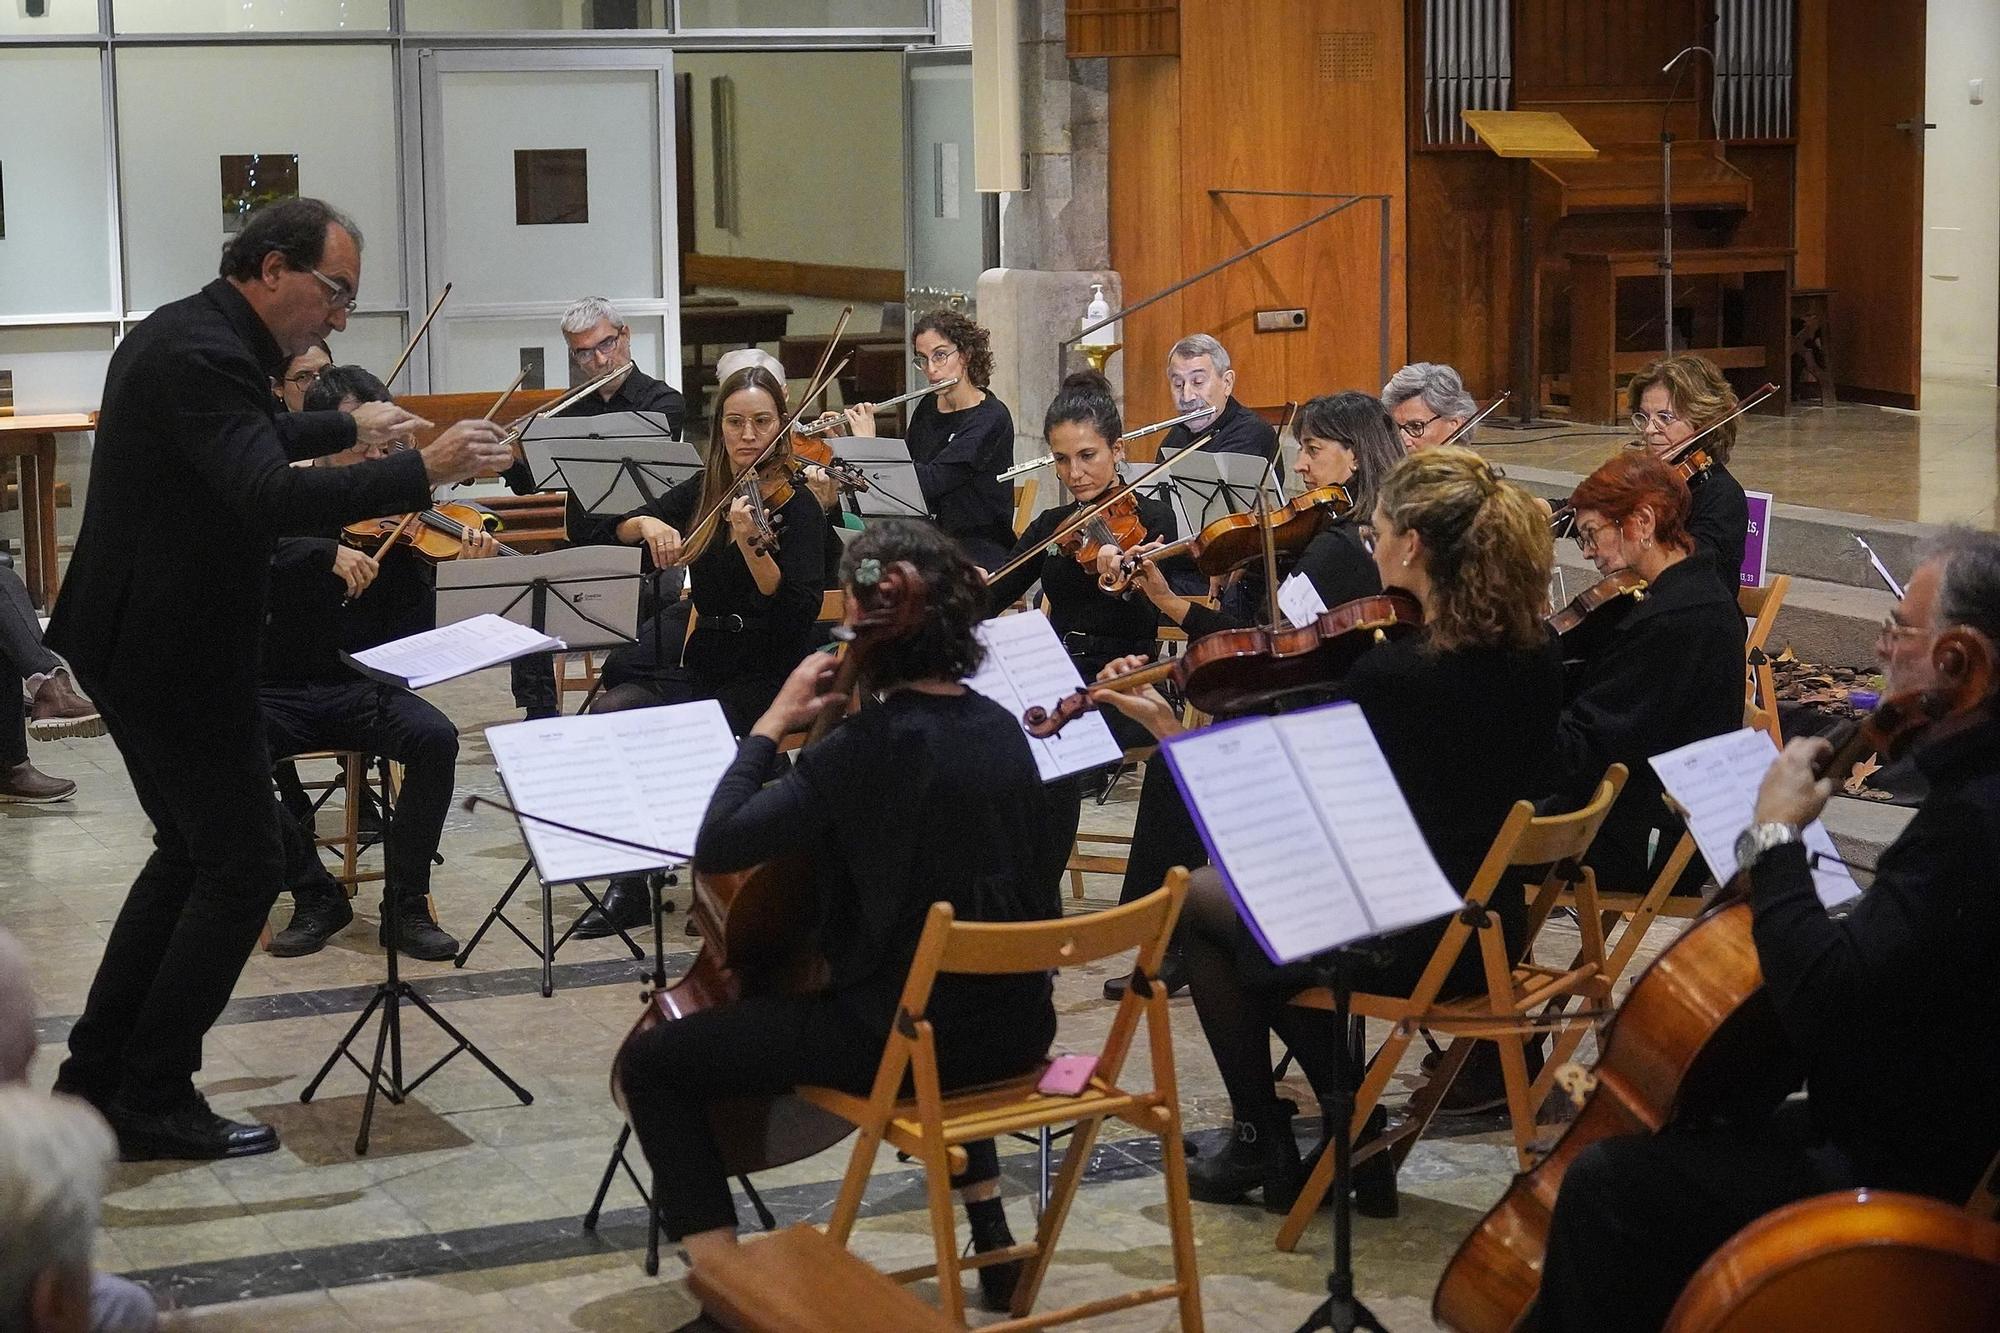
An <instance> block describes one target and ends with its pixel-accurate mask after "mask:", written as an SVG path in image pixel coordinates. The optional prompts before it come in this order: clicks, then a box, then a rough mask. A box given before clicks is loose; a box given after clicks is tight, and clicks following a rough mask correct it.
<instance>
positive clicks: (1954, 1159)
mask: <svg viewBox="0 0 2000 1333" xmlns="http://www.w3.org/2000/svg"><path fill="white" fill-rule="evenodd" d="M1916 763H1917V766H1918V767H1919V768H1921V769H1922V770H1923V771H1924V773H1925V775H1926V776H1927V777H1928V778H1929V779H1930V784H1931V789H1930V795H1929V796H1928V797H1927V798H1926V799H1925V801H1924V803H1923V805H1922V807H1921V808H1919V809H1918V811H1917V813H1916V816H1915V817H1914V818H1913V819H1911V820H1910V823H1909V825H1908V826H1907V827H1906V828H1904V830H1903V832H1902V835H1901V836H1900V837H1898V838H1897V839H1896V841H1895V842H1894V843H1893V844H1891V845H1890V847H1889V848H1888V850H1886V851H1885V852H1883V853H1882V855H1881V857H1880V859H1879V860H1878V862H1877V864H1876V873H1875V882H1874V884H1873V885H1872V886H1871V887H1870V888H1869V889H1868V891H1867V892H1865V893H1863V894H1862V895H1861V897H1860V898H1859V899H1857V900H1856V903H1855V905H1854V909H1853V911H1851V912H1849V913H1848V914H1847V916H1846V917H1845V919H1843V920H1837V921H1836V920H1833V919H1831V918H1829V917H1828V916H1827V914H1826V912H1825V911H1824V910H1822V909H1821V907H1820V904H1819V899H1818V898H1817V897H1816V896H1815V895H1814V893H1813V886H1812V876H1811V872H1810V871H1809V869H1808V868H1807V863H1806V855H1805V851H1804V849H1802V848H1800V847H1798V846H1791V847H1783V848H1780V849H1778V850H1777V851H1774V852H1772V853H1771V854H1770V855H1768V856H1766V857H1765V858H1764V859H1763V860H1761V861H1759V862H1758V863H1757V867H1756V869H1755V870H1754V871H1753V872H1752V874H1751V876H1750V878H1751V906H1752V910H1753V913H1754V918H1755V925H1754V927H1753V933H1754V935H1755V937H1756V941H1757V955H1758V958H1759V960H1760V961H1761V963H1762V965H1763V970H1764V988H1765V991H1766V992H1767V993H1768V994H1769V995H1770V996H1771V998H1772V999H1773V1000H1774V1001H1775V1004H1776V1009H1777V1013H1778V1018H1779V1021H1780V1022H1781V1023H1782V1024H1783V1026H1784V1030H1785V1033H1786V1036H1787V1038H1788V1040H1789V1042H1790V1044H1791V1047H1792V1049H1793V1052H1794V1053H1795V1054H1796V1055H1797V1056H1798V1057H1800V1058H1801V1059H1802V1060H1803V1061H1804V1062H1805V1067H1806V1087H1807V1091H1808V1093H1809V1094H1810V1097H1809V1106H1810V1110H1811V1113H1812V1118H1813V1121H1814V1123H1815V1124H1816V1125H1817V1126H1818V1127H1819V1128H1820V1129H1821V1131H1822V1132H1824V1133H1825V1134H1826V1135H1827V1137H1828V1138H1829V1139H1830V1140H1831V1141H1832V1143H1833V1144H1834V1145H1835V1146H1837V1147H1838V1148H1840V1149H1841V1150H1842V1151H1843V1152H1844V1153H1845V1154H1846V1155H1847V1157H1848V1159H1849V1160H1850V1162H1851V1163H1852V1164H1853V1166H1854V1168H1855V1172H1856V1175H1857V1177H1858V1178H1859V1180H1860V1181H1861V1183H1863V1184H1867V1185H1870V1186H1874V1187H1877V1188H1883V1189H1900V1190H1914V1191H1916V1192H1919V1193H1923V1194H1929V1195H1934V1196H1936V1197H1937V1198H1941V1199H1943V1200H1945V1201H1946V1202H1948V1203H1951V1204H1953V1205H1963V1204H1964V1202H1965V1200H1966V1198H1967V1196H1968V1195H1970V1194H1971V1192H1972V1187H1973V1184H1974V1183H1975V1181H1977V1179H1978V1178H1979V1175H1980V1173H1981V1172H1982V1171H1984V1170H1985V1168H1986V1166H1987V1164H1988V1163H1989V1162H1990V1161H1992V1159H1993V1157H1994V1154H1995V1152H1996V1151H2000V869H1996V868H2000V721H1996V720H1995V718H1994V714H1993V701H1992V700H1988V701H1987V704H1986V714H1985V717H1984V718H1983V720H1981V721H1979V722H1977V723H1975V724H1973V725H1972V726H1971V727H1970V728H1969V729H1967V730H1964V731H1961V732H1959V733H1957V734H1955V735H1951V736H1948V737H1943V738H1940V739H1938V740H1936V741H1934V742H1932V743H1930V744H1928V745H1925V746H1924V747H1923V748H1922V749H1920V750H1919V751H1918V752H1917V756H1916Z"/></svg>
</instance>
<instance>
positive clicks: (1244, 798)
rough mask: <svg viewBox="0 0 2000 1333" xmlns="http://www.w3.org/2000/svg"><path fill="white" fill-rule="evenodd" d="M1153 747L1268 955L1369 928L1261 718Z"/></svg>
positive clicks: (1330, 942)
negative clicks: (1177, 787)
mask: <svg viewBox="0 0 2000 1333" xmlns="http://www.w3.org/2000/svg"><path fill="white" fill-rule="evenodd" d="M1160 752H1161V753H1162V754H1164V755H1165V756H1166V758H1167V764H1168V767H1169V768H1170V769H1171V770H1172V771H1173V775H1174V781H1175V782H1176V783H1177V784H1179V786H1180V789H1181V794H1182V796H1184V797H1185V798H1186V799H1187V804H1188V809H1189V811H1190V812H1191V813H1192V814H1193V816H1194V822H1195V828H1196V829H1197V830H1198V831H1199V832H1200V834H1201V840H1202V842H1203V843H1205V844H1207V846H1208V851H1209V856H1210V857H1211V858H1212V859H1213V861H1214V863H1215V867H1216V869H1217V870H1219V871H1220V872H1221V874H1222V879H1223V882H1224V883H1225V884H1226V885H1227V886H1228V888H1229V892H1230V896H1231V897H1233V898H1234V899H1235V900H1236V906H1237V910H1238V911H1239V912H1240V913H1242V916H1243V919H1244V921H1246V922H1247V923H1248V924H1249V926H1250V932H1251V934H1253V935H1255V936H1256V937H1257V942H1258V943H1259V944H1260V945H1262V946H1263V949H1264V952H1265V953H1266V954H1268V955H1270V957H1271V958H1272V959H1273V960H1274V961H1277V962H1280V963H1288V962H1291V961H1293V960H1294V959H1299V958H1308V957H1311V956H1312V955H1314V954H1318V953H1324V952H1325V951H1326V950H1328V949H1331V948H1334V947H1336V946H1338V945H1342V944H1346V943H1348V942H1349V941H1352V940H1358V939H1364V938H1366V937H1367V936H1369V935H1373V934H1375V933H1376V932H1375V927H1374V925H1373V924H1372V923H1371V922H1370V921H1369V919H1368V913H1367V911H1366V909H1364V908H1363V907H1362V905H1361V895H1360V892H1359V891H1358V890H1357V889H1356V888H1355V885H1354V882H1353V880H1351V879H1349V878H1348V875H1347V872H1346V870H1345V869H1344V868H1343V867H1342V865H1341V861H1340V858H1339V856H1337V855H1336V854H1335V852H1334V848H1333V839H1332V837H1331V836H1330V835H1329V833H1328V829H1327V826H1326V824H1325V823H1324V822H1322V820H1321V818H1320V812H1319V811H1318V810H1317V809H1315V807H1314V802H1313V796H1312V794H1311V792H1310V791H1309V790H1308V789H1307V786H1306V784H1305V782H1304V781H1303V780H1302V779H1301V778H1300V776H1299V774H1298V771H1297V769H1296V768H1295V767H1294V766H1293V763H1292V759H1291V756H1290V755H1289V754H1287V753H1286V749H1285V744H1284V741H1283V740H1281V739H1280V737H1279V734H1278V731H1277V729H1276V728H1275V727H1273V726H1272V725H1271V720H1270V719H1269V718H1261V717H1260V718H1245V719H1243V720H1241V721H1238V722H1224V723H1220V724H1218V725H1216V726H1212V727H1203V728H1202V729H1201V730H1199V731H1190V732H1183V733H1182V734H1181V735H1178V736H1170V737H1168V738H1167V740H1166V741H1165V742H1164V743H1162V745H1161V747H1160Z"/></svg>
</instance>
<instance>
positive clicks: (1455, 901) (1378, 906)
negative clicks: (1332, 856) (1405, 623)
mask: <svg viewBox="0 0 2000 1333" xmlns="http://www.w3.org/2000/svg"><path fill="white" fill-rule="evenodd" d="M1271 723H1272V726H1273V727H1274V728H1275V729H1276V731H1277V732H1278V735H1279V737H1280V739H1282V740H1283V741H1284V743H1285V748H1286V749H1287V750H1289V751H1290V752H1291V757H1292V762H1293V765H1294V766H1295V767H1296V768H1297V770H1298V773H1299V777H1300V778H1301V779H1302V780H1303V781H1304V783H1305V785H1306V788H1307V790H1308V791H1309V792H1311V794H1312V797H1313V800H1314V802H1315V803H1316V804H1317V805H1318V807H1319V811H1320V814H1321V817H1322V818H1324V819H1325V820H1326V822H1327V823H1328V824H1329V825H1330V826H1331V827H1332V829H1333V839H1334V846H1335V848H1336V849H1337V850H1338V852H1339V854H1340V858H1341V860H1342V862H1343V863H1344V864H1345V865H1346V867H1347V872H1348V874H1349V875H1350V876H1351V877H1352V878H1353V880H1354V883H1355V884H1356V885H1358V886H1359V887H1360V890H1361V902H1362V906H1363V908H1364V910H1366V912H1367V913H1368V918H1369V922H1370V924H1372V925H1373V926H1374V928H1375V933H1376V934H1381V933H1383V932H1386V931H1391V930H1402V929H1404V928H1405V927H1408V926H1414V925H1416V924H1417V923H1419V922H1422V921H1429V920H1430V919H1431V918H1433V917H1438V916H1443V915H1444V914H1445V913H1447V912H1455V911H1457V910H1458V908H1459V907H1460V906H1461V905H1462V903H1463V901H1464V900H1463V899H1462V898H1461V897H1460V896H1459V894H1458V891H1457V890H1456V889H1454V888H1453V887H1452V885H1451V881H1450V880H1448V879H1446V878H1445V874H1444V871H1443V870H1442V869H1441V868H1440V867H1439V866H1438V863H1437V858H1436V857H1435V856H1433V855H1432V854H1431V848H1430V844H1429V843H1428V842H1426V841H1425V840H1424V835H1423V831H1422V830H1421V829H1419V828H1418V827H1417V817H1416V816H1415V815H1414V814H1412V813H1411V811H1410V803H1409V802H1408V801H1406V800H1404V799H1403V793H1402V789H1401V788H1399V787H1397V785H1396V776H1395V774H1394V773H1392V772H1390V771H1389V760H1388V757H1387V756H1386V755H1384V754H1383V753H1382V747H1381V746H1380V745H1379V744H1377V743H1376V740H1375V733H1374V732H1372V731H1370V730H1369V729H1368V719H1367V716H1366V715H1365V714H1363V713H1362V711H1361V706H1360V705H1359V704H1351V703H1342V704H1329V705H1326V706H1325V707H1321V708H1313V709H1308V710H1306V711H1304V712H1298V713H1288V714H1283V715H1280V716H1278V717H1275V718H1272V719H1271Z"/></svg>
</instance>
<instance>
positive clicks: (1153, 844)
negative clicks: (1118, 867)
mask: <svg viewBox="0 0 2000 1333" xmlns="http://www.w3.org/2000/svg"><path fill="white" fill-rule="evenodd" d="M1207 864H1208V847H1207V846H1206V845H1205V844H1204V843H1203V842H1202V840H1201V834H1199V833H1197V832H1196V831H1195V827H1194V816H1193V815H1190V814H1189V813H1188V808H1187V802H1185V801H1183V800H1182V799H1181V789H1180V788H1179V787H1178V786H1176V785H1174V775H1173V774H1172V773H1171V772H1170V771H1169V770H1168V768H1167V764H1166V761H1165V760H1163V759H1161V760H1155V761H1153V762H1152V763H1149V764H1147V765H1146V776H1145V777H1144V778H1143V779H1142V780H1141V781H1140V784H1139V809H1138V812H1137V813H1136V814H1135V815H1134V816H1133V819H1132V852H1131V855H1130V856H1129V857H1127V858H1126V861H1125V883H1124V884H1123V886H1121V887H1120V888H1119V890H1118V901H1119V902H1121V903H1129V902H1134V901H1137V900H1138V899H1140V898H1143V897H1145V896H1146V895H1147V894H1149V893H1151V892H1152V891H1153V890H1154V889H1157V888H1159V887H1160V883H1161V881H1163V880H1165V879H1166V877H1167V872H1168V871H1169V870H1171V869H1173V868H1174V867H1175V866H1186V867H1187V868H1188V869H1190V870H1198V869H1200V868H1201V867H1202V866H1205V865H1207Z"/></svg>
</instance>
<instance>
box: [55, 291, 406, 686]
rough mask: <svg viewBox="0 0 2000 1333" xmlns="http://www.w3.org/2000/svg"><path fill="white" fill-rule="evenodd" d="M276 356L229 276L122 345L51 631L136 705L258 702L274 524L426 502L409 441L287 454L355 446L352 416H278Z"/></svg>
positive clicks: (338, 518)
mask: <svg viewBox="0 0 2000 1333" xmlns="http://www.w3.org/2000/svg"><path fill="white" fill-rule="evenodd" d="M284 364H285V355H284V353H283V351H282V350H280V348H279V347H278V344H277V341H276V340H275V339H274V338H272V336H271V332H270V330H269V328H267V327H266V326H265V324H264V321H263V320H262V319H261V318H260V317H259V316H258V315H257V312H256V311H255V310H253V309H252V308H251V306H250V303H249V302H248V301H246V300H245V299H244V298H243V295H242V293H241V292H239V291H237V290H236V288H235V287H234V286H232V285H231V284H230V283H229V282H228V281H226V280H224V279H217V280H216V281H214V282H211V283H209V284H208V286H206V287H204V288H202V290H201V291H200V292H198V293H197V294H195V295H193V296H190V297H186V298H184V299H182V300H179V301H174V302H171V303H169V304H167V305H164V306H161V307H160V308H159V309H158V310H156V311H154V312H153V313H152V314H151V315H149V316H147V318H146V319H145V320H143V321H141V322H140V324H139V325H138V327H136V328H134V329H133V330H132V331H131V332H130V333H129V334H127V335H126V336H125V338H124V340H123V341H122V342H120V343H119V345H118V350H117V351H116V352H114V353H113V354H112V357H111V366H110V370H109V372H108V373H107V374H106V376H105V380H104V400H103V402H104V405H103V410H102V414H101V416H100V417H99V420H98V427H97V440H96V445H95V447H94V449H93V450H92V455H91V476H90V495H89V498H88V499H87V500H86V501H85V502H84V511H83V525H82V528H81V530H80V531H79V533H78V534H77V541H76V555H75V557H74V558H73V559H72V560H71V561H70V566H69V571H68V575H67V577H66V578H65V579H64V580H63V587H62V595H61V597H60V598H59V599H58V600H57V602H56V606H55V616H54V620H53V622H52V623H51V624H50V626H49V633H48V642H49V646H50V647H51V648H53V649H54V650H55V651H57V652H59V653H61V654H63V656H64V657H66V658H67V659H69V661H70V662H71V663H72V664H73V665H74V666H75V667H76V668H77V672H78V674H79V676H80V677H81V678H83V679H84V680H86V681H102V680H105V679H107V678H108V677H111V676H114V675H115V676H117V677H120V678H122V679H123V680H124V681H128V682H132V683H133V684H134V685H135V687H136V688H138V689H140V690H142V691H144V692H145V694H143V695H141V696H137V697H135V696H134V694H133V693H131V692H130V691H127V692H126V695H125V698H124V700H123V702H122V703H121V705H120V706H121V707H122V708H124V709H125V710H126V711H127V714H128V716H130V715H131V713H132V712H133V711H134V710H136V709H138V708H142V707H150V706H153V705H155V704H157V705H158V706H159V707H160V708H162V709H169V710H173V711H174V712H175V713H176V714H177V715H179V716H181V717H183V718H185V717H188V716H200V717H206V716H219V715H221V714H223V713H226V712H229V711H231V706H232V705H233V706H237V707H242V708H248V707H250V706H252V705H253V703H254V700H255V690H256V682H257V675H258V662H257V658H258V650H259V638H260V634H261V631H262V628H263V623H264V607H265V601H266V595H267V589H268V586H269V581H270V572H271V552H272V546H273V543H274V542H275V540H276V539H277V537H279V536H281V535H285V534H291V533H310V532H324V531H327V530H329V529H332V528H336V527H339V526H340V525H342V524H344V523H351V522H353V521H355V520H356V519H362V518H369V517H373V516H375V515H378V514H394V513H401V512H404V511H407V510H411V509H421V508H423V507H424V506H425V505H427V504H429V503H430V485H429V482H428V480H427V479H426V477H425V473H424V461H423V456H422V455H421V454H420V453H418V452H417V451H415V450H408V451H404V452H400V453H395V454H391V455H390V456H388V457H387V458H383V459H377V460H374V461H371V462H366V463H357V464H355V465H354V466H352V467H342V468H295V467H292V466H291V465H290V461H289V460H290V459H292V458H305V457H310V456H314V455H318V454H326V453H332V452H335V451H337V450H340V449H344V448H346V447H347V446H349V445H351V444H353V443H354V419H353V418H352V417H349V416H347V415H346V414H344V413H340V412H309V413H302V414H299V415H298V416H297V417H295V418H292V419H286V418H282V417H280V415H279V404H278V402H277V400H276V399H274V398H273V397H272V396H271V381H272V379H273V378H274V377H275V376H276V375H278V374H279V373H280V372H281V371H282V369H283V367H284ZM190 672H193V673H196V676H198V678H199V682H200V683H199V687H198V688H194V689H190V688H189V681H190V680H191V679H194V678H195V677H193V676H190V674H189V673H190ZM154 694H156V695H157V697H152V696H153V695H154Z"/></svg>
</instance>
